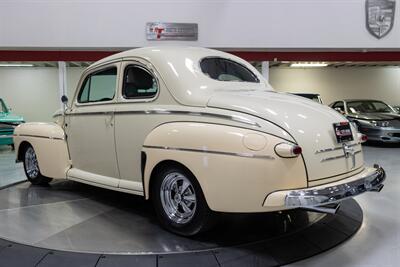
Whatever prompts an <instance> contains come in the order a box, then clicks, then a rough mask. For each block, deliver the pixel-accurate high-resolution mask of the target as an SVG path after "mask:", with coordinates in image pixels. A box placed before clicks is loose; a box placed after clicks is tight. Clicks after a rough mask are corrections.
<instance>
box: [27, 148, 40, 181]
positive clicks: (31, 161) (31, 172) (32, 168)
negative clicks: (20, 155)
mask: <svg viewBox="0 0 400 267" xmlns="http://www.w3.org/2000/svg"><path fill="white" fill-rule="evenodd" d="M25 170H26V174H27V175H28V177H29V178H32V179H34V178H36V177H38V175H39V164H38V161H37V158H36V153H35V151H34V150H33V148H32V147H29V148H28V149H27V150H26V152H25Z"/></svg>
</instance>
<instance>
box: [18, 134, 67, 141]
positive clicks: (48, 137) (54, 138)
mask: <svg viewBox="0 0 400 267" xmlns="http://www.w3.org/2000/svg"><path fill="white" fill-rule="evenodd" d="M14 136H26V137H37V138H45V139H53V140H65V138H58V137H50V136H41V135H33V134H20V135H14Z"/></svg>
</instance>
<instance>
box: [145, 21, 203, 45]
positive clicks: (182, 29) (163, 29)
mask: <svg viewBox="0 0 400 267" xmlns="http://www.w3.org/2000/svg"><path fill="white" fill-rule="evenodd" d="M197 34H198V27H197V23H166V22H148V23H147V24H146V37H147V40H152V41H157V40H180V41H197Z"/></svg>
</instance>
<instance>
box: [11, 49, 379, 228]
mask: <svg viewBox="0 0 400 267" xmlns="http://www.w3.org/2000/svg"><path fill="white" fill-rule="evenodd" d="M64 100H65V98H64ZM363 141H365V140H364V136H363V135H361V134H360V133H358V132H357V130H356V129H355V128H354V127H353V126H352V124H350V123H349V122H348V120H347V119H346V118H345V117H343V116H342V115H341V114H339V113H337V112H336V111H334V110H332V109H330V108H329V107H325V106H323V105H320V104H318V103H314V102H313V101H310V100H308V99H305V98H303V97H298V96H293V95H289V94H283V93H277V92H275V91H273V89H272V88H271V87H270V86H269V85H268V84H267V82H266V81H265V80H264V78H263V77H262V76H261V75H260V73H259V72H258V71H257V70H256V69H254V68H253V67H252V66H251V65H250V64H249V63H247V62H246V61H244V60H242V59H240V58H238V57H236V56H233V55H231V54H228V53H223V52H219V51H215V50H210V49H204V48H184V47H160V48H157V47H155V48H140V49H134V50H130V51H126V52H122V53H119V54H116V55H113V56H110V57H107V58H105V59H103V60H100V61H98V62H96V63H94V64H93V65H91V66H90V67H89V68H88V69H86V70H85V71H84V73H83V75H82V78H81V80H80V81H79V84H78V87H77V90H76V92H75V95H74V97H73V99H72V101H70V103H69V104H67V106H66V109H65V111H62V112H60V113H59V115H58V116H57V117H56V122H55V123H25V124H22V125H20V126H18V127H17V128H16V129H15V133H14V142H15V148H16V151H17V161H22V162H23V163H24V168H25V172H26V175H27V177H28V179H29V181H31V182H32V183H33V184H45V183H48V182H50V181H51V179H52V178H53V179H69V180H74V181H78V182H82V183H87V184H90V185H94V186H99V187H103V188H108V189H113V190H117V191H122V192H127V193H132V194H137V195H142V196H144V197H145V198H146V199H151V200H152V202H153V203H154V207H155V210H156V213H157V215H158V217H159V219H160V222H161V224H162V225H163V226H164V227H166V228H167V229H169V230H170V231H173V232H175V233H178V234H182V235H194V234H196V233H199V232H200V231H204V230H205V229H207V228H208V227H209V226H210V225H211V222H212V221H213V220H212V219H213V218H214V217H215V214H216V213H218V212H246V213H248V212H270V211H279V210H285V209H295V208H303V209H308V210H315V211H325V212H332V211H335V209H336V207H337V205H335V204H337V203H340V201H341V200H343V199H345V198H348V197H352V196H356V195H358V194H361V193H364V192H366V191H380V190H381V189H382V187H383V184H382V182H383V181H384V179H385V172H384V171H383V169H382V168H381V167H379V166H377V165H375V166H374V167H368V166H365V165H364V161H363V154H362V148H361V143H362V142H363Z"/></svg>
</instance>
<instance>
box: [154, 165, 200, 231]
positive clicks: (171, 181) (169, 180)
mask: <svg viewBox="0 0 400 267" xmlns="http://www.w3.org/2000/svg"><path fill="white" fill-rule="evenodd" d="M160 197H161V203H162V206H163V209H164V211H165V213H166V214H167V216H168V218H169V219H171V220H172V221H174V222H175V223H179V224H184V223H187V222H189V221H190V220H191V219H192V218H193V216H194V213H195V211H196V206H197V205H196V204H197V202H196V193H195V191H194V187H193V185H192V183H191V182H190V181H189V179H187V178H186V177H185V176H184V175H183V174H181V173H178V172H173V173H170V174H168V175H167V176H165V178H164V180H163V182H162V184H161V190H160Z"/></svg>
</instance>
